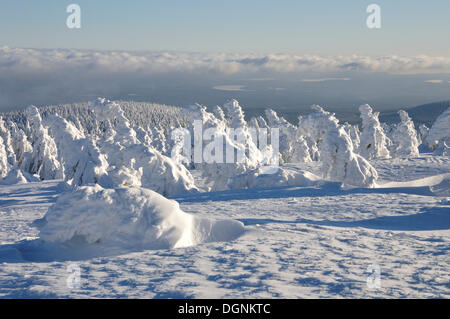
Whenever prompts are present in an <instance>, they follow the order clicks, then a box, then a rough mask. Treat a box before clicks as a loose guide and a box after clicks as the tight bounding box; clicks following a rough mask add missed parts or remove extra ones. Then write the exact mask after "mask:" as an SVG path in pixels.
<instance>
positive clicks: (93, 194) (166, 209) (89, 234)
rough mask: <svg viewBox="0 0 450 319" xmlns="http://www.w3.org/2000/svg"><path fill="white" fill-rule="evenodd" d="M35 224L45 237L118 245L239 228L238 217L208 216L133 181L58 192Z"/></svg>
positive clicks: (226, 236)
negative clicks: (119, 185) (126, 184)
mask: <svg viewBox="0 0 450 319" xmlns="http://www.w3.org/2000/svg"><path fill="white" fill-rule="evenodd" d="M35 225H40V226H37V227H39V228H40V237H41V239H42V240H44V241H47V242H60V243H61V242H62V243H64V242H79V243H85V244H96V243H101V244H106V245H110V246H114V247H118V248H121V249H133V250H135V249H170V248H180V247H189V246H193V245H196V244H199V243H204V242H212V241H228V240H233V239H235V238H237V237H239V236H240V235H241V234H242V233H243V232H244V225H243V224H242V223H241V222H239V221H234V220H223V221H212V220H209V219H202V218H197V217H195V216H193V215H191V214H187V213H185V212H183V211H182V210H181V209H180V207H179V205H178V203H177V202H175V201H173V200H168V199H166V198H164V197H163V196H161V195H159V194H158V193H156V192H154V191H152V190H149V189H145V188H139V187H128V188H119V189H104V188H102V187H101V186H99V185H95V186H83V187H80V188H78V189H76V190H74V191H72V192H69V193H66V194H63V195H61V196H60V197H59V198H58V200H57V202H56V203H55V205H53V206H52V207H50V208H49V210H48V212H47V214H46V215H45V216H44V218H43V219H42V220H41V221H40V222H39V223H35Z"/></svg>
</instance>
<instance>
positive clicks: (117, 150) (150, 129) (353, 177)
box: [0, 99, 450, 195]
mask: <svg viewBox="0 0 450 319" xmlns="http://www.w3.org/2000/svg"><path fill="white" fill-rule="evenodd" d="M359 111H360V114H361V120H362V125H361V128H360V127H359V126H357V125H350V124H348V123H343V124H341V123H339V120H338V119H337V118H336V117H335V115H334V114H332V113H329V112H327V111H326V110H324V109H322V108H321V107H319V106H313V112H312V113H310V114H309V115H307V116H300V117H299V118H298V123H297V125H294V124H292V123H289V122H288V121H287V120H285V119H284V118H283V117H281V116H279V115H278V114H277V113H276V112H275V111H273V110H270V109H269V110H266V112H265V117H264V116H259V117H257V118H252V119H250V120H249V121H248V122H247V121H246V120H245V117H244V113H243V110H242V107H241V106H240V105H239V103H238V101H236V100H231V101H229V102H227V103H226V104H224V105H223V107H219V106H217V107H215V108H214V109H213V110H212V111H209V110H208V109H207V108H206V107H204V106H202V105H198V104H196V105H191V106H189V107H186V108H182V109H180V108H175V107H169V106H161V105H149V104H146V103H142V104H138V103H133V102H111V101H108V100H105V99H97V100H95V101H93V102H92V103H90V105H72V106H61V107H46V108H40V109H38V108H36V107H34V106H30V107H28V108H27V109H26V111H24V112H16V113H10V114H5V115H4V117H3V118H2V117H0V179H1V180H0V183H19V182H27V181H36V180H49V179H64V180H66V181H67V182H68V183H69V184H71V185H73V186H80V185H88V184H99V185H101V186H102V187H105V188H116V187H124V186H139V187H144V188H149V189H152V190H154V191H156V192H159V193H161V194H163V195H178V194H182V193H185V192H196V191H198V187H197V186H196V184H195V182H194V178H193V176H192V174H191V170H192V169H198V170H199V171H200V172H201V174H202V175H203V177H204V178H203V180H204V182H205V185H207V186H208V188H209V189H216V190H220V189H227V188H245V187H257V186H261V187H264V186H277V185H295V184H298V183H300V184H308V183H312V182H313V181H314V180H317V179H318V177H317V176H314V175H313V174H311V173H309V172H306V171H301V170H290V169H289V168H287V167H285V166H283V165H281V166H280V167H278V164H279V163H282V164H283V163H308V162H318V163H321V166H322V169H321V171H322V173H323V176H322V177H320V178H323V179H326V180H330V181H338V182H342V183H343V184H346V185H352V186H360V187H373V186H375V185H376V180H377V172H376V170H375V169H374V167H373V166H372V165H371V164H370V161H371V160H373V159H377V158H392V157H405V156H406V157H408V156H417V155H418V154H419V146H420V145H421V144H423V145H427V147H429V148H430V149H431V150H434V151H435V152H437V153H439V154H440V155H448V145H450V142H449V136H450V132H449V130H450V123H449V121H450V110H447V111H446V112H444V113H443V114H442V115H441V116H440V117H439V118H438V119H437V120H436V122H435V123H434V125H433V126H432V127H431V128H430V129H428V128H427V127H426V126H424V125H422V126H420V128H419V132H417V131H416V129H415V127H414V123H413V121H412V120H411V118H410V117H409V116H408V114H407V113H406V112H405V111H399V116H400V122H399V123H398V124H395V125H391V126H389V125H387V124H382V123H380V121H379V119H378V116H379V114H378V113H377V112H374V111H373V110H372V108H371V107H370V106H369V105H367V104H366V105H362V106H361V107H360V108H359ZM196 126H197V127H196ZM198 126H200V127H201V134H200V135H199V133H198V131H197V129H198V128H199V127H198ZM211 141H214V142H211ZM269 141H270V142H269ZM275 141H276V144H275V143H274V142H275ZM275 146H276V147H275ZM186 149H187V150H188V152H186ZM198 150H200V159H199V158H198V156H199V153H198ZM221 150H227V152H226V153H225V152H222V151H221ZM229 152H231V153H232V154H233V158H234V156H235V154H240V158H239V160H233V161H231V162H230V161H227V159H228V158H227V156H229V154H230V153H229ZM275 166H276V169H275V170H270V169H268V168H273V167H275Z"/></svg>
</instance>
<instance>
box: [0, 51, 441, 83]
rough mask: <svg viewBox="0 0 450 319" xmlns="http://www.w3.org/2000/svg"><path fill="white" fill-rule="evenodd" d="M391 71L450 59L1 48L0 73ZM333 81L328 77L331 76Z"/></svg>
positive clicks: (429, 69) (420, 69)
mask: <svg viewBox="0 0 450 319" xmlns="http://www.w3.org/2000/svg"><path fill="white" fill-rule="evenodd" d="M70 70H76V71H80V72H83V71H85V72H92V73H93V72H112V73H114V72H129V73H134V72H139V73H144V74H145V73H161V72H196V73H198V72H218V73H225V74H235V73H240V72H257V71H269V72H280V73H284V72H336V71H361V72H389V73H449V72H450V57H431V56H425V55H421V56H410V57H406V56H395V55H390V56H378V57H369V56H359V55H352V56H334V57H323V56H316V55H288V54H271V55H256V54H224V53H220V54H207V53H185V52H125V51H92V50H70V49H53V50H51V49H19V48H9V47H1V48H0V72H2V71H13V72H15V73H26V72H33V73H41V72H46V73H51V72H55V71H56V72H57V71H63V72H65V71H70ZM328 80H330V79H328Z"/></svg>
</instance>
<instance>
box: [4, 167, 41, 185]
mask: <svg viewBox="0 0 450 319" xmlns="http://www.w3.org/2000/svg"><path fill="white" fill-rule="evenodd" d="M40 181H41V180H40V179H39V178H37V177H36V176H33V175H31V174H29V173H27V172H24V171H22V170H21V169H19V168H14V169H12V170H10V171H9V173H8V175H6V177H5V178H3V179H2V180H0V185H15V184H25V183H30V182H40Z"/></svg>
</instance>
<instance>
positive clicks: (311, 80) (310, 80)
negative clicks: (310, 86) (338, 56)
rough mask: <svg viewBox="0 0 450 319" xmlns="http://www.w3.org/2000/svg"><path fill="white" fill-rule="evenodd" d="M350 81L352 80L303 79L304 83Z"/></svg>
mask: <svg viewBox="0 0 450 319" xmlns="http://www.w3.org/2000/svg"><path fill="white" fill-rule="evenodd" d="M326 81H350V78H321V79H303V80H302V82H326Z"/></svg>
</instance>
